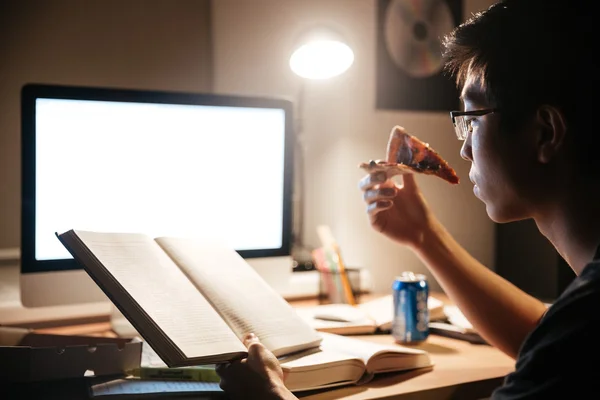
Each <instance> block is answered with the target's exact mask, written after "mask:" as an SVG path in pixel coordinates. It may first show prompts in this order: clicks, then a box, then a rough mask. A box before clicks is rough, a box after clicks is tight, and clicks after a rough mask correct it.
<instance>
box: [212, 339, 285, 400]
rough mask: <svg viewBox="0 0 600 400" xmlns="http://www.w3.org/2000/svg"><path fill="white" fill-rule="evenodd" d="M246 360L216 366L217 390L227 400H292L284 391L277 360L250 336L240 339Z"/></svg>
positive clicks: (281, 371) (281, 372) (281, 373)
mask: <svg viewBox="0 0 600 400" xmlns="http://www.w3.org/2000/svg"><path fill="white" fill-rule="evenodd" d="M244 344H245V345H246V347H247V348H248V358H244V359H243V360H238V361H233V362H231V363H227V364H220V365H218V366H217V373H218V374H219V376H220V377H221V384H220V386H221V388H222V389H223V390H224V391H225V393H227V395H228V396H229V398H230V399H232V400H236V399H264V400H271V399H272V400H289V399H296V397H295V396H294V395H293V394H292V393H291V392H290V391H289V390H287V389H286V388H285V385H284V383H283V370H282V369H281V366H280V365H279V361H278V360H277V358H276V357H275V356H274V355H273V353H271V352H270V351H269V350H267V348H266V347H265V346H263V345H262V343H260V341H259V340H258V338H257V337H256V335H254V334H252V333H250V334H248V335H246V337H245V338H244Z"/></svg>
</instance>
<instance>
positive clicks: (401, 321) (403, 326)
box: [392, 272, 429, 344]
mask: <svg viewBox="0 0 600 400" xmlns="http://www.w3.org/2000/svg"><path fill="white" fill-rule="evenodd" d="M392 289H393V298H394V319H393V323H392V336H393V337H394V339H395V340H396V342H398V343H403V344H410V343H419V342H422V341H424V340H425V339H427V337H428V336H429V308H428V307H427V298H428V297H429V285H428V283H427V277H426V276H425V275H423V274H415V273H413V272H404V273H402V275H400V276H398V277H396V279H395V280H394V284H393V286H392Z"/></svg>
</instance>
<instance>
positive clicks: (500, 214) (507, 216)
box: [485, 204, 528, 224]
mask: <svg viewBox="0 0 600 400" xmlns="http://www.w3.org/2000/svg"><path fill="white" fill-rule="evenodd" d="M485 210H486V211H487V215H488V217H489V218H490V219H491V220H492V221H493V222H495V223H497V224H506V223H509V222H516V221H522V220H525V219H528V218H527V217H524V216H517V215H516V214H515V213H509V212H506V211H505V210H502V209H500V208H499V207H494V206H492V205H489V204H486V208H485Z"/></svg>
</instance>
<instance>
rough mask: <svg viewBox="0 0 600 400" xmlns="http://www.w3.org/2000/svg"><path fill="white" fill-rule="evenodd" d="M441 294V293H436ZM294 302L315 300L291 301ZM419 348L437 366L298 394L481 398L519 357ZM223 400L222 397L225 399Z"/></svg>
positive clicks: (453, 346) (358, 399)
mask: <svg viewBox="0 0 600 400" xmlns="http://www.w3.org/2000/svg"><path fill="white" fill-rule="evenodd" d="M436 297H437V296H436ZM291 303H292V304H293V305H295V306H303V305H311V304H314V302H312V301H304V302H291ZM109 328H110V325H109V324H108V323H99V324H90V325H82V326H77V327H66V328H53V329H44V330H43V331H46V332H49V331H52V332H53V333H58V334H92V333H94V332H95V333H96V334H107V335H110V333H109V332H107V331H108V330H109ZM354 337H356V338H359V339H362V340H368V341H373V342H377V343H383V344H388V345H389V344H393V343H394V340H393V338H392V337H391V336H390V335H359V336H354ZM414 347H415V348H419V349H423V350H426V351H428V352H429V354H430V356H431V359H432V361H433V363H434V366H433V368H431V369H424V370H415V371H409V372H405V373H390V374H384V375H380V376H378V377H376V378H375V379H374V380H372V381H371V382H369V383H368V384H366V385H361V386H346V387H341V388H337V389H329V390H325V391H315V392H306V393H299V394H298V395H299V397H300V398H302V399H303V400H328V399H346V400H367V399H405V400H407V399H419V400H426V399H436V400H437V399H472V400H475V399H481V398H485V397H488V396H489V395H490V393H491V392H492V390H493V389H494V388H496V387H498V386H500V385H501V384H502V380H503V379H504V376H506V375H507V374H508V373H509V372H511V371H512V370H513V369H514V360H512V359H511V358H510V357H508V356H506V355H505V354H504V353H502V352H501V351H499V350H498V349H496V348H493V347H491V346H488V345H485V344H471V343H469V342H466V341H462V340H457V339H451V338H446V337H441V336H437V335H433V334H432V335H430V336H429V338H428V339H427V340H426V341H425V342H423V343H421V344H419V345H415V346H414ZM221 398H222V397H221Z"/></svg>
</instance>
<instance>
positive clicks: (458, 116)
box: [450, 108, 498, 140]
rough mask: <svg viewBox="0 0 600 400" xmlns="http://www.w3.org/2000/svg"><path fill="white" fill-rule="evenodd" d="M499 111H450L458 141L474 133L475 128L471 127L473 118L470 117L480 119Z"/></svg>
mask: <svg viewBox="0 0 600 400" xmlns="http://www.w3.org/2000/svg"><path fill="white" fill-rule="evenodd" d="M497 111H498V109H497V108H486V109H484V110H475V111H450V118H452V124H453V125H454V131H455V132H456V137H457V138H458V140H465V139H466V138H467V135H468V134H469V133H471V132H473V127H472V126H471V122H472V121H473V118H468V117H473V116H476V117H477V116H479V117H480V116H482V115H487V114H491V113H494V112H497Z"/></svg>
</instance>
